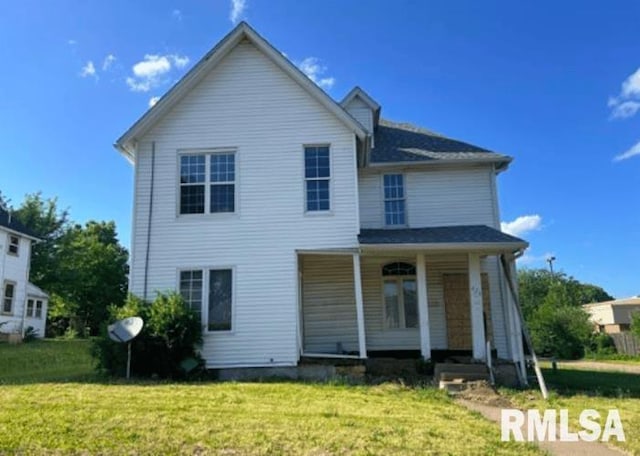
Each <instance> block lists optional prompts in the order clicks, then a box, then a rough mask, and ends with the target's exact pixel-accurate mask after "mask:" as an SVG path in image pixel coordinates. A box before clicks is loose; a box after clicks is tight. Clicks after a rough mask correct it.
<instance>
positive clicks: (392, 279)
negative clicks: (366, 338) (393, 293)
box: [380, 260, 420, 331]
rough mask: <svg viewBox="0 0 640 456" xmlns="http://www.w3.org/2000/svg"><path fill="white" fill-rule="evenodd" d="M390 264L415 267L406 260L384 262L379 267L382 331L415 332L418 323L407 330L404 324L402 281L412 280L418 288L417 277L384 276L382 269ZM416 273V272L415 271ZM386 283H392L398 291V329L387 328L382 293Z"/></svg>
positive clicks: (408, 275)
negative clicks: (404, 264)
mask: <svg viewBox="0 0 640 456" xmlns="http://www.w3.org/2000/svg"><path fill="white" fill-rule="evenodd" d="M392 263H407V264H410V265H411V266H413V267H415V265H414V264H413V263H411V262H410V261H407V260H395V261H387V262H385V263H384V264H383V265H381V266H380V277H381V278H382V287H381V290H382V329H383V330H385V331H406V330H409V331H416V330H418V329H419V327H420V323H419V322H418V326H416V327H415V328H407V322H406V318H405V309H404V284H403V282H404V280H413V282H414V283H415V284H416V287H417V286H418V281H417V280H418V279H417V275H415V274H401V275H384V274H383V270H384V267H385V266H386V265H388V264H392ZM416 272H417V271H416ZM387 282H393V283H395V284H396V289H397V291H398V313H399V315H398V327H397V328H390V327H389V326H387V302H386V296H385V292H384V286H385V284H386V283H387ZM416 305H417V303H416Z"/></svg>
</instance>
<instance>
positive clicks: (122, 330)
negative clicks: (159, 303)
mask: <svg viewBox="0 0 640 456" xmlns="http://www.w3.org/2000/svg"><path fill="white" fill-rule="evenodd" d="M143 326H144V322H143V321H142V318H140V317H129V318H125V319H124V320H119V321H116V322H115V323H113V324H112V325H109V326H107V332H108V333H109V337H110V338H111V340H113V341H114V342H121V343H127V378H129V377H130V374H131V341H132V340H133V339H134V338H135V337H136V336H137V335H138V334H140V331H142V327H143Z"/></svg>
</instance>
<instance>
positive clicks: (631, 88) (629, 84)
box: [622, 68, 640, 98]
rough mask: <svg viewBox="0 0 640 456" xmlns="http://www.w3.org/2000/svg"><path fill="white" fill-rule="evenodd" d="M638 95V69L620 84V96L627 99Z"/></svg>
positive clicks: (639, 77)
mask: <svg viewBox="0 0 640 456" xmlns="http://www.w3.org/2000/svg"><path fill="white" fill-rule="evenodd" d="M638 95H640V68H638V69H637V70H636V71H635V73H633V74H632V75H630V76H629V77H628V78H627V79H625V81H624V82H623V83H622V96H623V97H626V98H629V97H633V96H638Z"/></svg>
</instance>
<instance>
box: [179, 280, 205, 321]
mask: <svg viewBox="0 0 640 456" xmlns="http://www.w3.org/2000/svg"><path fill="white" fill-rule="evenodd" d="M180 294H181V295H182V299H184V301H185V303H186V304H187V305H188V306H189V307H190V308H191V310H193V311H194V312H196V313H197V314H198V315H202V271H200V270H196V271H181V272H180Z"/></svg>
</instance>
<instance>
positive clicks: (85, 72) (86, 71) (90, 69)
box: [80, 60, 98, 79]
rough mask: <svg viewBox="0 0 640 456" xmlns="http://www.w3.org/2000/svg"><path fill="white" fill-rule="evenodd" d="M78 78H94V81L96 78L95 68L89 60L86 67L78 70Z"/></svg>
mask: <svg viewBox="0 0 640 456" xmlns="http://www.w3.org/2000/svg"><path fill="white" fill-rule="evenodd" d="M80 77H82V78H88V77H94V78H96V79H97V78H98V75H97V74H96V67H95V65H94V64H93V62H92V61H91V60H89V61H88V62H87V63H86V65H85V66H83V67H82V69H81V70H80Z"/></svg>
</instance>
